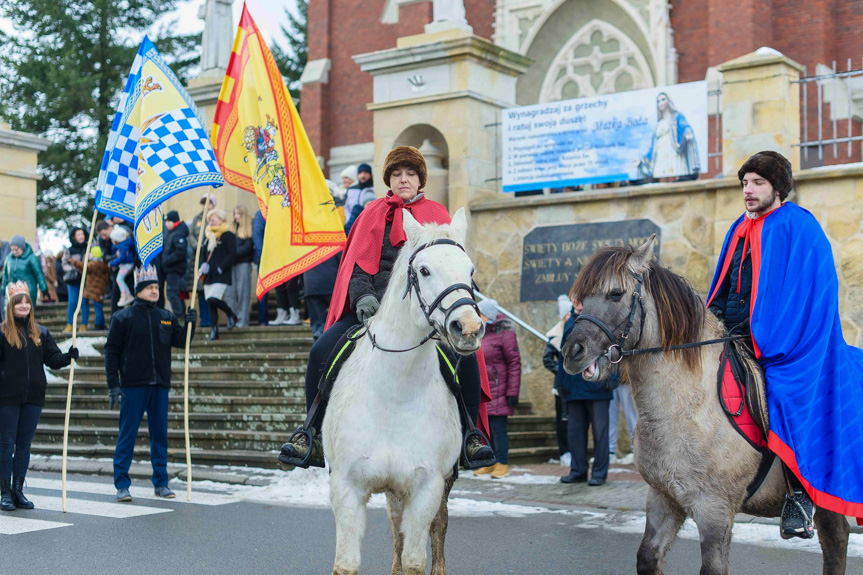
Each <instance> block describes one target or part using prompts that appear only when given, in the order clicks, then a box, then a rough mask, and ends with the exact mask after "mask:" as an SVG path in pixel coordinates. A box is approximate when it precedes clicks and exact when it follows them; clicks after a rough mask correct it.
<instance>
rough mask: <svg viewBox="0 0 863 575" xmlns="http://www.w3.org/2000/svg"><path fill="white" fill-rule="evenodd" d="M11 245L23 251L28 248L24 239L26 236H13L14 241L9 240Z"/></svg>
mask: <svg viewBox="0 0 863 575" xmlns="http://www.w3.org/2000/svg"><path fill="white" fill-rule="evenodd" d="M9 245H10V246H15V247H17V248H21V249H22V250H23V249H26V248H27V240H25V239H24V236H12V239H11V240H9Z"/></svg>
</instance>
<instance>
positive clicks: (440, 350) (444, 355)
mask: <svg viewBox="0 0 863 575" xmlns="http://www.w3.org/2000/svg"><path fill="white" fill-rule="evenodd" d="M435 349H437V351H438V353H439V354H440V355H441V357H442V358H443V360H444V361H445V362H446V366H447V367H448V368H449V370H450V372H451V373H452V374H453V375H454V376H455V382H456V384H458V385H461V384H460V383H459V381H458V374H457V373H456V372H455V368H454V367H453V366H452V363H451V362H450V360H449V358H448V357H447V356H446V354H445V353H444V352H443V350H442V349H441V348H440V346H439V345H435Z"/></svg>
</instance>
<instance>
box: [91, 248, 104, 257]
mask: <svg viewBox="0 0 863 575" xmlns="http://www.w3.org/2000/svg"><path fill="white" fill-rule="evenodd" d="M90 255H91V256H93V257H94V258H96V259H97V260H100V259H102V248H100V247H99V246H93V247H92V248H90Z"/></svg>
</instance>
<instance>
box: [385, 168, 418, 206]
mask: <svg viewBox="0 0 863 575" xmlns="http://www.w3.org/2000/svg"><path fill="white" fill-rule="evenodd" d="M389 184H390V189H391V190H392V191H393V192H395V193H396V194H397V195H398V197H400V198H401V199H402V200H404V201H405V202H407V201H410V200H412V199H414V198H415V197H416V195H417V194H418V193H419V191H420V177H419V174H417V172H416V170H414V169H413V168H408V167H404V166H396V168H395V169H394V170H393V171H392V174H391V175H390V182H389Z"/></svg>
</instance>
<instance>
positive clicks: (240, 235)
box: [225, 205, 255, 329]
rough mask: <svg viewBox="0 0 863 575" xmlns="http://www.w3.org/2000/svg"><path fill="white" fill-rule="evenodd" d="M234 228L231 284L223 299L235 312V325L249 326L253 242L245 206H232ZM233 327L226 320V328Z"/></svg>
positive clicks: (250, 220) (249, 220) (253, 255)
mask: <svg viewBox="0 0 863 575" xmlns="http://www.w3.org/2000/svg"><path fill="white" fill-rule="evenodd" d="M234 229H235V230H236V235H237V256H236V258H235V259H234V265H233V266H231V285H230V286H228V291H227V293H226V294H225V301H226V302H227V303H228V305H229V306H230V308H231V309H232V310H234V311H235V312H236V314H237V318H238V319H237V327H248V326H249V308H250V307H251V305H252V261H253V260H254V259H255V243H254V240H253V238H252V218H251V216H249V210H248V209H247V208H246V206H243V205H239V206H237V207H236V208H234ZM232 327H234V326H233V325H232V321H231V320H230V319H229V320H228V329H230V328H232Z"/></svg>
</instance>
